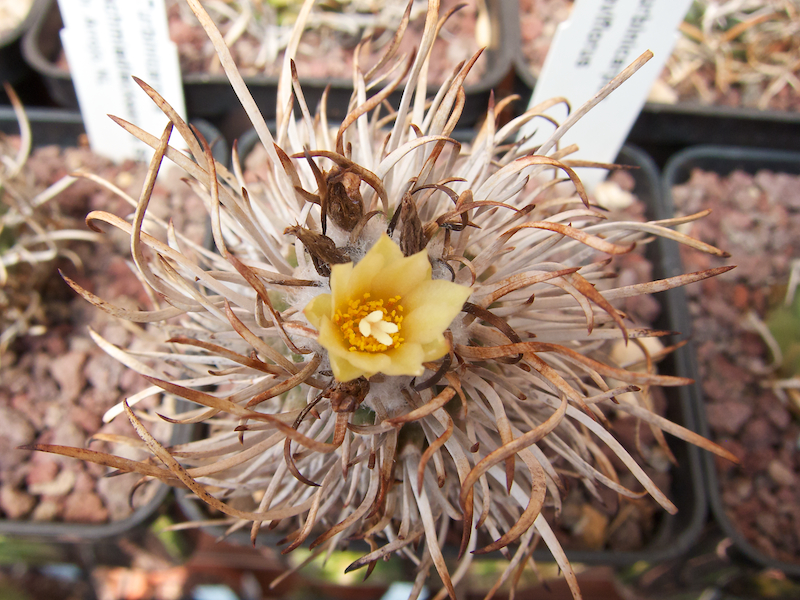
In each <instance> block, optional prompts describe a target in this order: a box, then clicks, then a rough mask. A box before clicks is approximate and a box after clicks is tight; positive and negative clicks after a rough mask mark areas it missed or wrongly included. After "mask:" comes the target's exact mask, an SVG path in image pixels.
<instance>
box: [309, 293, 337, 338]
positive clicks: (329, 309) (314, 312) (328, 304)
mask: <svg viewBox="0 0 800 600" xmlns="http://www.w3.org/2000/svg"><path fill="white" fill-rule="evenodd" d="M332 298H333V296H331V294H320V295H319V296H317V297H316V298H314V299H313V300H312V301H311V302H309V303H308V304H307V305H306V307H305V308H304V309H303V313H305V315H306V319H308V322H309V323H311V324H312V325H313V326H314V327H316V328H317V329H319V327H320V323H321V322H322V317H328V318H329V319H331V318H333V302H332Z"/></svg>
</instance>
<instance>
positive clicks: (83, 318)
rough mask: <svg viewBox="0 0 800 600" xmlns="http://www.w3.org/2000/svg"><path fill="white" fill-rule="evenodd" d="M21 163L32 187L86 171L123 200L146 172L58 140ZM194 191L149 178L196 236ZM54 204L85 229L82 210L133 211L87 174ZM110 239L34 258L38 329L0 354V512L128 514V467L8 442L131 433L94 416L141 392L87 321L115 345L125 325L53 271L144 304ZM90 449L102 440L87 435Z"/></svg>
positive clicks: (74, 441) (121, 244) (142, 497)
mask: <svg viewBox="0 0 800 600" xmlns="http://www.w3.org/2000/svg"><path fill="white" fill-rule="evenodd" d="M26 168H27V171H28V174H29V175H30V185H31V186H32V187H33V189H43V188H44V187H45V186H47V185H50V184H52V183H54V182H55V181H56V180H58V179H59V178H60V177H62V176H63V175H65V174H67V173H70V172H72V171H74V170H76V169H78V168H85V169H86V170H88V171H90V172H92V173H96V174H99V175H101V176H103V177H105V178H106V179H108V180H109V181H111V182H114V183H115V184H117V185H118V186H120V187H121V188H122V189H124V190H126V191H127V192H128V193H129V194H131V195H132V196H133V197H138V195H139V188H140V186H141V184H142V181H143V179H144V172H145V167H144V166H142V165H136V164H133V163H124V164H122V165H114V164H111V163H110V162H109V161H106V160H105V159H101V158H98V157H97V156H95V155H93V154H92V153H91V152H89V151H88V150H86V149H83V148H70V149H66V150H61V149H59V148H56V147H45V148H41V149H38V150H36V151H35V152H34V154H33V155H32V156H31V158H30V159H29V161H28V164H27V167H26ZM192 198H193V195H192V194H191V192H190V191H189V190H188V186H186V185H185V184H183V183H182V182H180V181H177V179H176V180H175V181H172V180H169V179H168V180H166V182H165V183H162V184H159V185H157V186H156V191H155V193H154V198H153V200H152V204H151V206H152V207H153V210H154V212H156V213H160V214H161V216H167V215H169V216H172V217H173V219H174V220H175V223H176V228H180V229H182V230H184V231H186V228H185V227H184V225H182V224H181V222H183V223H184V224H185V225H187V226H188V227H189V231H193V232H194V234H195V236H194V237H195V240H196V241H199V242H202V240H203V237H204V235H205V222H204V220H201V219H199V218H198V217H196V216H195V215H202V214H204V213H205V211H204V210H203V209H202V208H200V207H199V206H198V205H196V204H194V202H199V201H197V200H192ZM53 202H58V203H59V206H60V208H61V210H62V212H63V213H64V218H65V219H67V220H68V221H69V222H70V223H71V224H72V226H76V227H84V228H85V225H82V221H83V217H84V215H85V214H86V213H87V212H89V211H91V210H108V211H109V212H112V213H114V214H117V215H120V216H123V217H125V216H127V215H128V214H129V213H131V212H132V209H131V208H130V207H129V206H128V205H127V204H126V203H124V201H122V200H121V199H119V198H117V197H112V196H111V195H110V193H109V192H107V191H105V190H103V189H101V188H100V187H99V186H98V185H96V184H94V183H91V182H88V181H86V180H79V181H78V182H76V183H75V184H74V185H73V186H72V187H70V188H68V190H67V191H66V192H64V193H63V194H62V195H61V196H60V197H58V198H57V199H56V200H54V201H53ZM198 209H199V210H198ZM192 219H195V220H196V222H192ZM108 240H109V241H107V242H105V243H100V244H99V245H98V244H89V243H86V242H76V243H73V244H72V245H71V246H70V248H69V249H70V250H71V251H73V252H74V253H75V256H77V257H78V258H79V260H80V263H79V266H76V265H75V264H73V263H71V262H68V261H66V260H63V259H62V260H60V261H58V262H57V264H50V265H45V266H44V267H42V268H44V269H45V276H44V277H43V278H42V279H43V281H44V282H45V285H44V286H43V287H42V288H41V289H40V290H39V291H38V293H39V294H40V295H41V297H42V305H43V306H42V310H41V311H40V313H41V314H38V315H37V316H36V318H35V324H37V325H42V326H44V328H45V331H44V333H43V334H41V335H35V336H34V335H26V336H21V337H19V338H18V339H17V340H16V341H15V342H14V343H13V344H12V346H11V348H10V349H9V351H7V352H6V353H4V354H3V355H2V356H0V421H2V422H3V423H4V435H3V436H0V517H5V518H11V519H32V520H37V521H38V520H43V521H50V520H55V521H70V522H84V523H98V522H105V521H107V520H108V519H112V520H118V519H122V518H124V517H126V516H128V515H129V514H130V512H131V509H130V507H129V505H128V500H129V495H130V493H131V491H132V490H133V486H134V485H135V484H136V483H137V481H138V476H136V475H135V474H129V475H123V476H119V477H115V478H113V480H112V479H105V478H104V477H103V476H104V474H105V473H106V470H107V469H106V468H104V467H99V466H98V465H92V464H85V463H82V462H79V461H77V460H74V459H68V458H63V457H59V456H57V455H53V454H44V453H38V452H28V451H22V450H17V449H16V448H17V446H19V445H23V444H30V443H46V444H60V445H66V446H75V447H85V446H86V445H87V443H88V440H89V438H90V437H91V436H92V435H94V434H95V433H98V432H103V433H116V434H124V435H130V436H133V437H135V433H134V432H133V429H132V428H131V427H130V425H129V424H128V423H127V420H126V419H124V418H117V419H115V420H114V421H112V422H111V423H108V424H103V422H102V416H103V414H104V413H105V411H106V410H108V409H109V408H110V407H111V406H113V405H114V404H116V403H118V402H120V401H121V400H122V399H123V398H125V397H128V396H130V395H132V394H134V393H136V392H137V391H139V390H141V389H143V388H144V387H145V385H146V382H145V381H144V380H143V379H142V378H140V377H138V376H136V375H135V374H131V373H129V372H128V370H127V368H126V367H124V366H122V365H121V364H119V363H118V362H117V361H116V360H114V359H112V358H111V357H109V356H108V355H106V354H105V353H104V352H103V351H102V350H101V349H100V348H99V347H97V346H96V345H95V343H94V342H93V341H92V340H91V338H90V337H89V334H88V330H89V328H91V329H93V330H94V331H96V332H97V333H99V334H100V335H101V336H103V337H104V338H106V339H107V340H108V341H110V342H112V343H114V344H117V345H128V344H129V343H130V342H131V340H132V337H133V334H132V332H131V329H130V326H129V325H127V324H126V325H123V324H122V322H121V321H119V320H117V319H115V318H113V317H111V316H109V315H107V314H106V313H103V312H102V311H100V310H99V309H96V308H95V307H93V306H92V305H90V304H89V303H88V302H86V301H85V300H83V299H82V298H80V297H78V296H77V294H75V292H73V291H72V290H71V289H70V288H69V287H68V286H67V285H66V283H64V282H63V281H62V280H61V278H60V277H59V276H58V273H57V271H56V267H59V268H61V269H62V270H63V271H64V272H65V274H67V275H68V276H69V277H71V278H73V279H74V280H75V281H77V282H78V283H79V284H80V285H82V286H84V287H86V288H87V289H89V290H90V291H92V292H94V293H95V294H97V295H99V296H100V297H102V298H104V299H107V300H110V301H113V302H116V303H118V304H120V305H126V306H129V307H136V306H138V307H150V301H149V299H148V298H147V296H146V295H145V294H144V293H143V291H142V287H141V285H140V283H139V281H138V280H137V279H136V277H135V276H134V275H133V273H132V271H131V270H130V269H129V267H128V265H127V263H126V261H125V259H124V258H123V257H124V256H126V255H129V250H128V249H127V245H126V243H125V240H124V237H121V236H116V235H109V236H108ZM15 277H17V272H16V271H12V272H11V273H10V278H11V279H12V280H13V279H14V278H15ZM141 406H145V404H144V403H143V404H142V405H141ZM165 430H166V431H168V430H169V428H168V427H166V428H165ZM163 435H164V431H162V432H161V433H159V436H161V437H162V439H163ZM91 448H92V449H95V450H105V451H108V450H109V449H110V447H109V446H108V445H107V444H105V443H97V442H95V443H92V444H91ZM116 450H117V452H119V451H123V452H125V449H122V450H121V449H120V448H117V449H116ZM128 452H129V451H128ZM143 457H144V455H142V456H140V457H139V458H143ZM155 489H156V488H155V487H154V486H145V487H144V488H142V489H140V490H139V491H137V492H136V496H135V505H136V506H140V505H141V504H143V503H144V502H146V501H147V499H148V498H149V497H151V495H152V493H153V492H154V491H155Z"/></svg>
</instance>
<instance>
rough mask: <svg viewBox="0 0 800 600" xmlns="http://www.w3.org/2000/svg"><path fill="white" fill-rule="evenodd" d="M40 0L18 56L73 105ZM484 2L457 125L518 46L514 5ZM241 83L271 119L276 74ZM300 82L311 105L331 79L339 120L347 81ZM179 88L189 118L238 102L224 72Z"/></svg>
mask: <svg viewBox="0 0 800 600" xmlns="http://www.w3.org/2000/svg"><path fill="white" fill-rule="evenodd" d="M44 1H45V2H47V3H48V4H49V6H48V9H47V10H45V11H44V12H43V13H42V15H41V17H40V18H39V19H38V20H37V21H36V23H35V24H34V25H33V27H32V28H31V30H30V31H29V32H28V33H27V35H26V36H25V38H24V40H23V43H22V51H23V55H24V57H25V60H26V61H27V62H28V63H29V64H30V65H31V67H33V68H34V69H35V70H36V71H37V72H38V73H39V74H40V75H41V76H42V78H43V79H44V81H45V84H46V86H47V88H48V90H49V92H50V95H51V96H52V99H53V100H54V101H55V102H56V103H57V104H59V105H60V106H64V107H66V108H72V109H76V108H78V100H77V97H76V95H75V87H74V86H73V83H72V78H71V77H70V74H69V72H68V71H65V70H64V69H62V68H60V67H58V66H57V65H56V64H55V60H56V59H57V57H58V55H59V53H60V51H61V39H60V37H59V35H58V31H59V30H60V29H61V27H62V21H61V14H60V13H59V11H58V7H57V5H56V4H55V0H44ZM514 4H515V3H514ZM487 5H488V8H489V14H490V17H491V22H492V29H493V30H492V39H493V40H496V47H493V48H487V50H486V51H485V54H486V56H487V59H488V60H487V63H486V71H485V73H484V75H483V78H482V79H481V80H480V81H479V82H478V83H476V84H474V85H467V86H465V87H464V91H465V93H466V103H465V105H464V111H463V113H462V117H461V121H460V123H461V126H469V125H473V124H474V123H476V122H477V121H478V120H479V119H480V117H481V116H482V115H483V114H484V113H485V112H486V107H487V105H488V101H489V94H490V93H491V91H492V90H493V89H496V88H497V87H498V86H499V85H500V83H501V82H502V81H503V79H504V78H505V76H506V75H507V74H509V73H510V72H511V69H512V60H513V57H514V52H515V51H516V48H517V45H518V43H517V41H516V40H517V38H518V35H519V25H518V23H517V21H516V19H517V14H516V11H515V10H509V9H513V8H514V7H513V6H511V5H510V4H509V3H508V2H507V0H488V1H487ZM465 58H467V57H465ZM454 66H455V65H454ZM301 75H302V73H301ZM245 82H246V83H247V87H248V88H249V90H250V93H251V94H252V95H253V98H254V99H255V101H256V104H257V105H258V107H259V109H260V110H261V112H262V114H263V115H264V118H265V119H267V120H274V119H275V114H276V112H275V99H276V97H277V90H278V78H277V77H266V76H263V77H246V78H245ZM300 83H301V85H302V87H303V94H304V95H305V98H306V102H307V103H308V105H309V107H311V108H312V109H313V108H314V107H315V106H316V105H317V104H318V102H319V99H320V97H321V96H322V93H323V91H324V89H325V87H326V86H327V85H328V84H330V86H331V89H330V92H329V94H328V118H329V120H331V121H332V122H337V121H341V120H343V119H344V116H345V115H346V114H347V105H348V103H349V101H350V96H351V94H352V92H353V84H352V81H350V80H347V79H334V80H330V81H329V80H327V79H311V78H308V79H306V78H302V77H301V79H300ZM431 90H435V88H431ZM183 92H184V96H185V99H186V110H187V112H188V114H189V116H190V118H197V117H200V118H214V117H219V116H222V115H224V114H226V113H228V112H230V111H231V110H233V109H237V108H238V107H239V100H238V99H237V97H236V94H235V93H234V91H233V89H232V88H231V86H230V83H229V82H228V79H227V78H226V77H225V75H224V74H220V75H208V74H197V73H188V74H185V75H184V76H183ZM389 100H390V102H391V103H393V104H394V105H395V106H397V105H399V103H400V95H399V93H395V94H393V95H392V96H390V98H389Z"/></svg>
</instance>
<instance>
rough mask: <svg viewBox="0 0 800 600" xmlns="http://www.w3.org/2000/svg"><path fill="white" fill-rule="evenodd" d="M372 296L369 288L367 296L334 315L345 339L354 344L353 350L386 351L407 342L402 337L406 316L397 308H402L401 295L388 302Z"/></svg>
mask: <svg viewBox="0 0 800 600" xmlns="http://www.w3.org/2000/svg"><path fill="white" fill-rule="evenodd" d="M370 297H371V296H370V293H369V292H367V293H365V294H364V295H363V299H356V300H351V301H350V302H348V304H347V306H348V308H347V312H346V313H342V311H340V310H337V311H336V314H335V315H334V317H333V322H334V323H336V325H338V326H339V327H340V328H341V331H342V335H343V337H344V339H345V341H346V342H347V343H349V344H350V348H349V350H350V351H351V352H373V353H374V352H384V351H386V350H388V349H389V348H391V347H395V348H396V347H398V346H399V345H400V344H402V343H403V338H401V337H400V323H401V322H402V320H403V318H402V317H399V316H397V310H400V311H402V306H400V305H399V304H398V302H400V296H395V297H394V298H390V299H389V300H387V301H386V302H384V300H383V299H379V300H370ZM384 304H387V305H389V307H390V308H391V309H392V310H391V311H390V310H389V309H387V307H385V306H384Z"/></svg>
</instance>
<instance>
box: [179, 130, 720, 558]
mask: <svg viewBox="0 0 800 600" xmlns="http://www.w3.org/2000/svg"><path fill="white" fill-rule="evenodd" d="M459 133H460V134H459ZM454 137H455V138H456V139H459V140H467V139H470V137H471V136H470V135H469V134H467V135H464V132H456V134H454ZM617 161H618V162H620V163H621V164H626V165H634V166H636V167H638V168H637V169H634V170H632V171H631V174H632V175H633V177H634V179H635V182H636V187H635V189H634V193H635V194H636V195H637V196H638V197H639V198H640V199H641V200H642V201H644V202H645V203H646V204H647V206H648V212H649V216H650V217H652V218H659V217H660V216H661V215H662V213H663V209H662V207H661V204H660V196H661V193H660V179H659V172H658V168H657V167H656V165H655V164H654V163H653V161H652V159H651V158H650V157H649V156H648V155H647V154H645V153H644V152H642V151H641V150H639V149H638V148H635V147H631V146H625V147H624V148H623V149H622V151H621V152H620V155H619V157H618V158H617ZM649 248H650V252H649V254H648V258H650V260H652V261H653V262H654V267H655V276H657V277H661V276H663V275H662V273H663V272H664V271H665V270H667V267H668V264H669V261H668V260H667V258H666V256H665V251H666V250H667V249H668V248H667V247H666V246H665V245H664V244H662V243H660V242H657V243H654V244H650V246H649ZM676 291H677V290H672V292H676ZM672 292H665V293H662V294H658V295H657V296H656V298H657V299H658V301H659V302H660V303H661V304H662V307H663V311H662V313H663V314H662V322H659V323H656V326H657V327H660V328H663V329H667V330H672V331H684V330H685V329H686V327H687V326H688V324H687V323H686V322H685V319H681V316H682V313H681V312H680V311H678V310H676V309H675V308H674V307H673V306H672V303H673V301H674V299H675V294H674V293H672ZM687 359H688V357H687V355H686V351H678V352H677V353H676V355H675V356H673V357H672V358H670V359H668V360H665V361H664V362H662V363H661V365H660V370H661V371H662V372H664V373H675V372H676V371H677V369H678V368H679V366H680V365H681V364H682V362H685V361H686V360H687ZM664 391H665V392H666V394H667V396H668V399H669V409H668V413H667V415H666V416H667V417H668V418H670V419H671V420H673V421H675V422H676V423H679V424H681V425H683V426H684V427H687V428H689V429H691V430H695V429H696V421H695V414H694V410H693V407H692V402H693V395H692V392H691V390H688V389H685V388H665V389H664ZM670 447H671V449H672V450H673V452H674V453H675V455H676V457H677V459H678V466H677V467H675V468H674V469H673V477H672V488H671V489H670V490H665V492H666V493H667V495H668V496H669V497H670V499H671V500H672V501H673V502H674V503H675V504H676V506H677V507H678V514H677V515H675V516H670V515H668V514H666V513H664V515H663V517H662V518H661V519H660V522H659V525H658V527H657V532H656V534H655V536H654V537H653V538H652V539H651V540H650V541H649V542H648V543H647V545H646V546H645V547H644V548H641V549H640V550H636V551H632V552H610V551H602V550H600V551H579V550H573V551H567V556H568V557H569V559H570V560H571V561H573V562H575V563H587V564H604V565H614V566H629V565H632V564H634V563H636V562H638V561H642V560H643V561H647V562H659V561H665V560H668V559H671V558H674V557H677V556H680V555H682V554H684V553H685V552H687V551H688V550H689V549H690V548H691V546H692V545H693V544H694V542H695V541H696V539H697V538H698V537H699V535H700V533H701V532H702V528H703V524H704V523H705V520H706V514H707V505H706V496H705V490H704V487H703V478H702V472H701V467H700V451H699V450H698V449H697V448H696V447H695V446H692V445H690V444H687V443H685V442H682V441H680V440H674V439H673V440H671V443H670ZM176 497H177V502H178V505H179V506H180V508H181V510H182V511H183V513H184V514H185V515H186V517H187V518H188V519H189V520H191V521H204V520H207V519H208V518H209V517H208V513H207V512H206V510H205V508H204V505H203V504H202V502H200V501H199V500H197V499H196V498H194V497H193V495H192V494H191V493H187V492H186V491H185V490H179V491H177V492H176ZM204 529H205V530H207V531H208V532H209V533H211V534H212V535H215V536H218V537H220V536H223V535H224V533H225V528H224V527H223V526H207V527H204ZM249 531H250V530H249V527H245V528H244V529H242V530H239V531H237V532H235V533H233V534H232V535H231V536H229V537H228V538H227V539H229V540H232V541H235V542H237V543H240V544H250V535H249ZM262 536H263V537H262ZM259 539H260V540H261V543H263V544H265V545H267V544H272V545H274V544H275V541H276V540H277V538H276V537H275V536H269V534H260V537H259ZM534 557H535V559H536V560H539V561H551V560H552V556H551V555H550V553H549V551H547V550H544V549H543V550H537V551H536V552H535V553H534Z"/></svg>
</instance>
